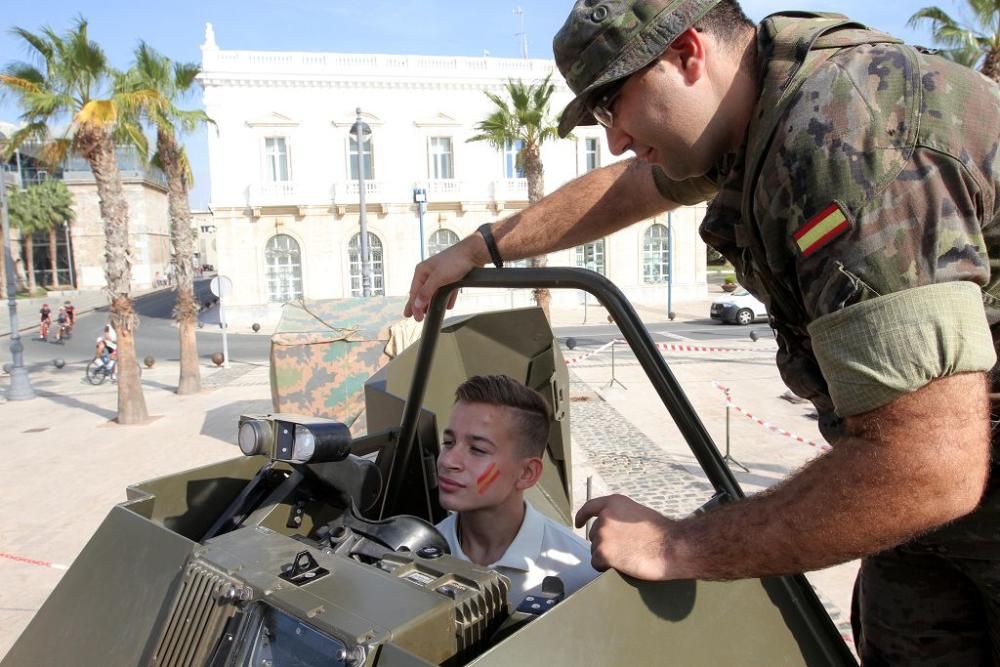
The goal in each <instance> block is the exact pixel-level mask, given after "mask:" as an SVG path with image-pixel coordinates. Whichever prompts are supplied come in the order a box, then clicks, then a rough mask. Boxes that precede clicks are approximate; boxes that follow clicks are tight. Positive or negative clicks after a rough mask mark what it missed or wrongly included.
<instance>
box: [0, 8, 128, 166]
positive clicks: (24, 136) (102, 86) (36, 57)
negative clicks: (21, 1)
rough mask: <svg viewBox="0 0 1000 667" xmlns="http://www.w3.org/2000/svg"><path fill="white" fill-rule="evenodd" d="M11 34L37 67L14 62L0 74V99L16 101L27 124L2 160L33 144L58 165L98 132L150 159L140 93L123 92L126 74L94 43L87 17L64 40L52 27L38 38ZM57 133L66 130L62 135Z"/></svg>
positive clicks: (22, 31) (17, 31)
mask: <svg viewBox="0 0 1000 667" xmlns="http://www.w3.org/2000/svg"><path fill="white" fill-rule="evenodd" d="M11 34H13V35H14V36H15V37H16V38H19V39H20V40H21V41H22V42H23V46H24V47H26V49H27V51H28V52H29V54H30V55H31V56H32V60H33V61H35V62H33V63H25V62H14V63H11V64H9V65H7V66H6V67H5V68H4V69H3V71H2V72H0V94H6V96H9V97H11V98H13V99H14V101H15V102H16V103H17V105H18V106H19V107H20V109H21V116H20V120H21V121H22V123H23V126H22V127H21V129H19V130H18V131H17V132H15V133H14V135H13V136H12V137H11V138H10V141H9V142H8V143H7V145H6V146H5V147H4V152H3V153H2V155H5V156H9V155H10V154H11V153H13V151H14V150H15V149H16V148H19V147H20V146H22V145H24V144H26V143H35V144H39V145H42V146H43V150H42V153H41V157H42V159H43V160H45V161H46V162H48V163H50V164H58V163H60V162H62V161H63V160H64V159H65V158H66V157H67V156H68V154H69V152H70V151H73V150H76V151H81V150H85V149H86V148H88V147H87V146H84V145H81V139H82V138H83V137H85V136H88V135H92V134H93V132H94V131H95V130H96V131H99V132H111V133H112V134H113V136H114V139H115V142H116V143H118V144H131V145H134V146H135V147H136V148H137V149H138V151H139V153H140V155H142V156H143V159H145V158H146V155H147V152H148V145H147V141H146V137H145V135H144V134H143V132H142V128H141V127H140V126H139V123H138V121H137V119H136V116H135V115H134V114H133V113H131V110H132V109H134V108H135V107H136V106H137V104H138V100H137V97H138V95H139V94H138V93H136V92H134V91H128V90H125V88H124V86H123V75H122V74H121V73H120V72H118V71H116V70H115V69H114V68H112V67H111V66H110V65H109V64H108V61H107V57H106V56H105V54H104V50H103V49H102V48H101V47H100V45H99V44H97V43H96V42H94V41H92V40H91V39H90V37H89V34H88V30H87V21H86V20H85V19H84V18H83V17H78V18H77V19H76V20H75V22H74V24H73V27H72V28H70V29H69V30H67V31H66V32H65V33H64V34H62V35H60V34H58V33H56V32H55V31H54V30H53V29H52V28H49V27H44V28H42V29H41V30H40V31H39V32H37V33H33V32H30V31H28V30H25V29H24V28H13V29H12V30H11ZM55 128H64V129H63V130H62V133H61V135H59V136H56V133H55V132H54V130H55ZM82 130H86V132H82Z"/></svg>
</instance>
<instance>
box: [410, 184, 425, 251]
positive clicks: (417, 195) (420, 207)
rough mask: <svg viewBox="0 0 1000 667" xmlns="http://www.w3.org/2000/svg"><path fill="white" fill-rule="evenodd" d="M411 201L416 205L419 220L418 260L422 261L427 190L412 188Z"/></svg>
mask: <svg viewBox="0 0 1000 667" xmlns="http://www.w3.org/2000/svg"><path fill="white" fill-rule="evenodd" d="M413 202H414V203H415V204H416V205H417V219H418V220H419V221H420V261H421V262H422V261H424V259H425V255H426V252H425V251H424V211H426V210H427V190H424V189H423V188H413Z"/></svg>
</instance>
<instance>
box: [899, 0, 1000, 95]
mask: <svg viewBox="0 0 1000 667" xmlns="http://www.w3.org/2000/svg"><path fill="white" fill-rule="evenodd" d="M966 7H967V9H968V10H969V12H968V13H969V14H971V22H965V23H963V22H961V21H958V20H956V19H954V18H952V17H951V16H950V15H949V14H948V13H947V12H946V11H944V10H943V9H941V8H939V7H935V6H931V7H924V8H922V9H920V10H918V11H917V12H915V13H914V14H913V15H912V16H911V17H910V19H909V21H907V25H908V26H909V27H911V28H912V27H917V26H918V25H920V24H921V23H930V28H931V35H932V36H933V38H934V41H935V43H937V44H939V45H940V46H941V47H943V48H942V51H941V54H942V55H943V56H944V57H946V58H948V59H950V60H954V61H955V62H958V63H960V64H963V65H967V66H969V67H975V66H977V65H979V64H981V71H982V72H983V73H984V74H986V75H987V76H991V77H992V76H994V74H995V73H993V72H990V71H987V69H988V68H989V67H991V66H992V62H991V61H993V60H995V59H996V57H997V55H998V54H1000V0H966Z"/></svg>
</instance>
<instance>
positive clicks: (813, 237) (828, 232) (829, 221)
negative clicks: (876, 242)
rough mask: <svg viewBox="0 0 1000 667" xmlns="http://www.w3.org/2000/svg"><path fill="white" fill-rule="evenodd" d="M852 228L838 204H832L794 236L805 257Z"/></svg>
mask: <svg viewBox="0 0 1000 667" xmlns="http://www.w3.org/2000/svg"><path fill="white" fill-rule="evenodd" d="M850 228H851V222H850V220H848V219H847V215H846V214H845V213H844V211H843V209H841V208H840V205H839V204H837V202H833V203H831V204H830V205H829V206H827V207H826V208H824V209H823V210H822V211H820V212H819V213H817V214H816V215H814V216H813V217H812V218H810V219H809V222H807V223H806V224H804V225H803V226H802V227H801V228H800V229H799V230H798V231H797V232H795V233H794V234H793V235H792V236H793V237H794V238H795V243H796V244H797V245H798V246H799V252H801V253H802V256H803V257H808V256H809V255H811V254H813V253H814V252H816V251H817V250H819V249H820V248H822V247H823V246H825V245H826V244H828V243H829V242H830V241H832V240H833V239H835V238H837V237H838V236H840V235H841V234H843V233H844V232H846V231H847V230H848V229H850Z"/></svg>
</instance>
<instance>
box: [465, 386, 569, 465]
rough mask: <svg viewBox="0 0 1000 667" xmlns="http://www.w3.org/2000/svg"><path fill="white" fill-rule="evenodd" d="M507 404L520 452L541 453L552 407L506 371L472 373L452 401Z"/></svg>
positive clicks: (524, 455)
mask: <svg viewBox="0 0 1000 667" xmlns="http://www.w3.org/2000/svg"><path fill="white" fill-rule="evenodd" d="M458 401H462V402H463V403H485V404H487V405H502V406H504V407H507V408H510V409H511V413H512V414H513V416H514V421H513V425H514V431H515V433H516V435H517V439H518V447H519V449H520V453H521V456H522V457H524V458H529V457H533V456H542V454H544V453H545V445H546V443H547V442H548V440H549V422H550V421H551V420H552V410H551V409H549V404H548V403H546V402H545V399H544V398H542V395H541V394H539V393H538V392H537V391H535V390H534V389H532V388H530V387H528V386H526V385H525V384H524V383H522V382H518V381H517V380H515V379H514V378H512V377H508V376H506V375H475V376H473V377H471V378H469V379H468V380H466V381H465V382H463V383H462V384H460V385H458V389H456V390H455V402H458Z"/></svg>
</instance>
